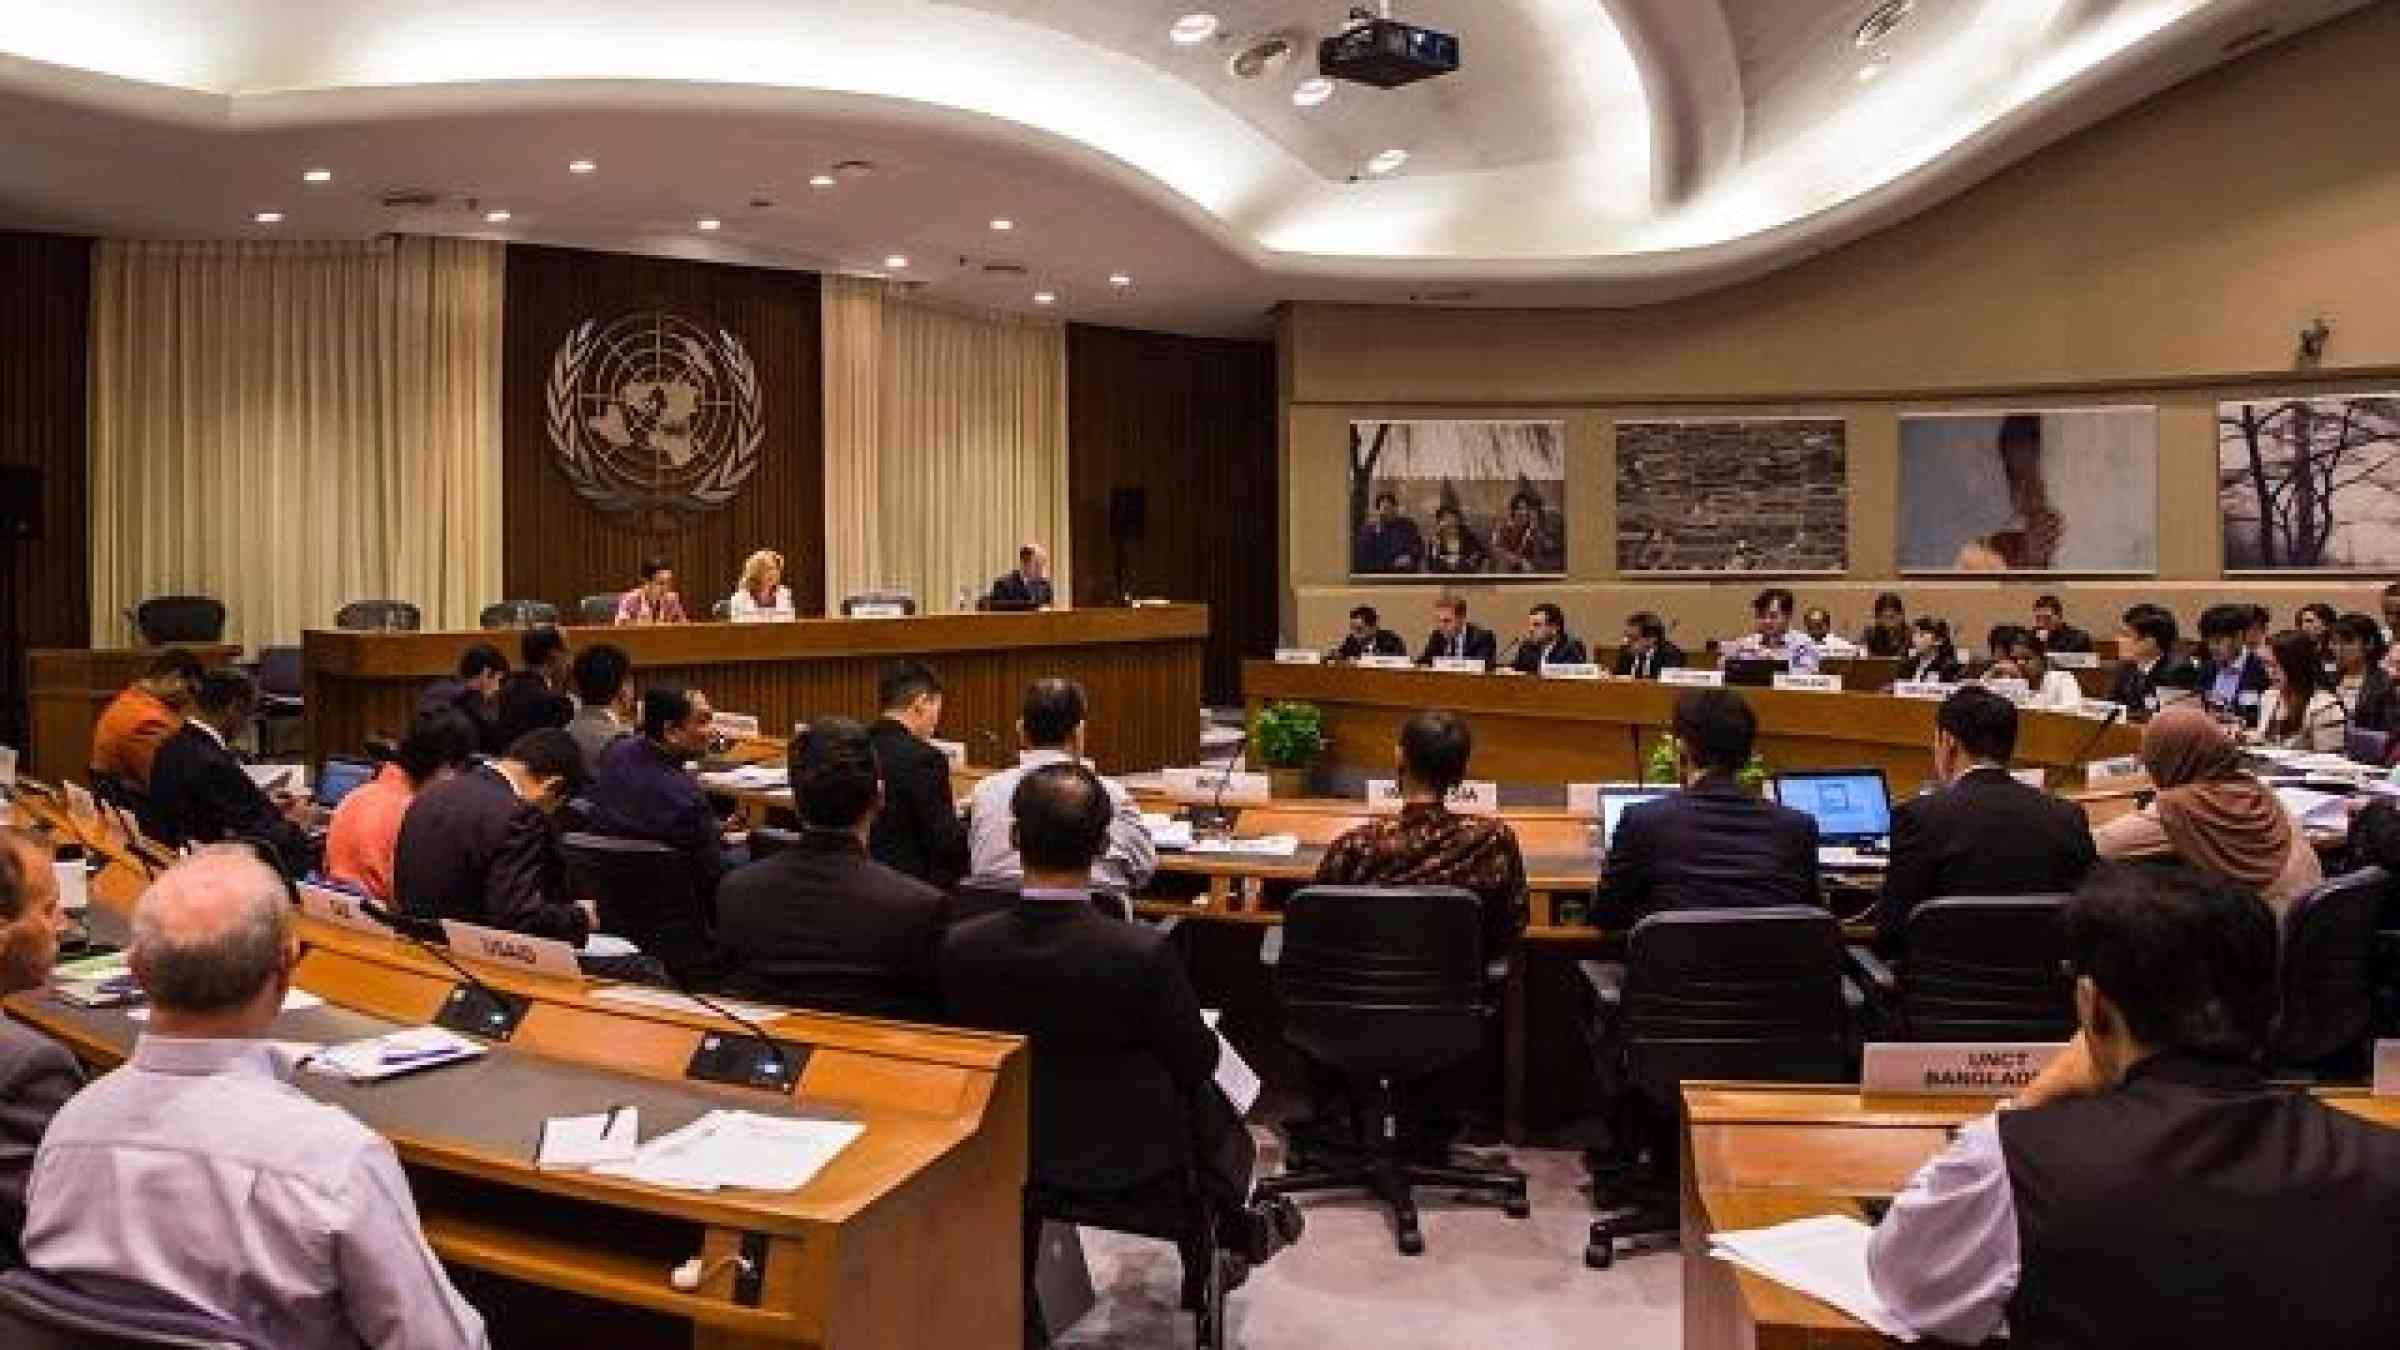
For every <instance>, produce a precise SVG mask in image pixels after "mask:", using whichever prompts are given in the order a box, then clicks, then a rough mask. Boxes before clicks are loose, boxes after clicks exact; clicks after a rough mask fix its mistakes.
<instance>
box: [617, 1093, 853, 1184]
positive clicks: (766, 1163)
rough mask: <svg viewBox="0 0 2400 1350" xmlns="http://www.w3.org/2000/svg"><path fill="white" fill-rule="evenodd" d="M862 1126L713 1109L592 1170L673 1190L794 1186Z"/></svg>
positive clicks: (821, 1165)
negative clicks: (625, 1159) (626, 1158)
mask: <svg viewBox="0 0 2400 1350" xmlns="http://www.w3.org/2000/svg"><path fill="white" fill-rule="evenodd" d="M866 1128H867V1127H866V1126H864V1125H861V1124H859V1123H858V1122H856V1121H851V1120H795V1119H792V1118H791V1117H788V1116H762V1115H758V1114H756V1113H754V1112H750V1111H711V1112H709V1113H708V1114H707V1115H704V1116H702V1117H700V1118H699V1119H698V1120H695V1121H693V1122H692V1123H691V1124H689V1125H686V1126H684V1127H683V1128H682V1129H680V1130H676V1131H674V1132H673V1133H671V1134H662V1135H660V1136H659V1137H658V1138H656V1139H653V1140H651V1141H650V1142H649V1143H647V1144H644V1145H642V1146H641V1148H640V1150H638V1151H637V1152H636V1153H635V1154H634V1156H633V1158H632V1160H631V1161H629V1162H621V1163H602V1164H601V1165H599V1166H597V1167H594V1168H593V1169H592V1170H593V1171H594V1172H597V1173H599V1174H600V1175H602V1176H611V1177H623V1178H625V1179H626V1180H628V1181H639V1182H642V1183H643V1184H645V1185H650V1186H664V1187H666V1188H668V1189H670V1190H678V1191H714V1190H719V1189H735V1190H746V1191H796V1190H799V1189H800V1188H801V1187H803V1186H805V1185H807V1184H808V1182H809V1178H811V1177H814V1176H815V1175H816V1174H817V1173H818V1172H820V1171H823V1170H824V1167H825V1164H827V1163H829V1162H832V1161H833V1159H834V1157H835V1155H837V1154H839V1153H840V1152H841V1151H842V1150H843V1149H846V1148H848V1147H850V1142H851V1141H852V1140H854V1139H856V1138H858V1137H859V1136H860V1135H861V1134H864V1133H866Z"/></svg>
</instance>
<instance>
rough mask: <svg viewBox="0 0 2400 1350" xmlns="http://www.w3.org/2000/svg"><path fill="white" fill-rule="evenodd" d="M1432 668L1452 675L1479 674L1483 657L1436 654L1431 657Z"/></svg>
mask: <svg viewBox="0 0 2400 1350" xmlns="http://www.w3.org/2000/svg"><path fill="white" fill-rule="evenodd" d="M1433 668H1434V669H1435V670H1446V671H1448V672H1450V673H1451V674H1453V675H1481V674H1482V673H1483V658H1482V657H1480V656H1437V657H1435V658H1433Z"/></svg>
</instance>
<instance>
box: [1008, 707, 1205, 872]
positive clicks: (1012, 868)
mask: <svg viewBox="0 0 2400 1350" xmlns="http://www.w3.org/2000/svg"><path fill="white" fill-rule="evenodd" d="M1083 714H1084V701H1083V686H1082V685H1079V684H1077V683H1075V682H1074V681H1073V680H1060V679H1049V680H1036V681H1034V682H1033V685H1032V687H1030V688H1028V689H1027V690H1026V691H1025V705H1024V708H1023V709H1022V711H1021V712H1020V713H1019V715H1018V718H1017V736H1018V738H1019V739H1021V740H1022V741H1024V743H1025V749H1024V751H1023V752H1022V753H1020V754H1019V755H1018V756H1017V767H1015V768H1013V769H1005V770H1002V771H1001V772H999V773H996V774H993V775H991V776H990V777H988V778H986V779H984V780H983V781H982V782H980V783H977V784H976V785H975V795H974V797H973V798H972V799H971V805H970V806H969V808H968V812H967V855H968V857H967V867H968V880H970V881H974V882H978V883H997V884H999V885H1003V886H1006V885H1009V884H1012V883H1014V882H1015V881H1017V880H1018V879H1019V878H1021V877H1023V876H1024V875H1025V863H1024V860H1023V859H1022V858H1021V857H1019V856H1018V853H1017V845H1016V841H1015V839H1014V838H1012V837H1011V834H1010V831H1011V830H1012V829H1013V828H1014V826H1015V825H1016V820H1017V816H1016V809H1015V807H1014V806H1013V805H1011V803H1012V802H1013V801H1014V799H1015V797H1016V794H1017V784H1018V783H1020V782H1022V781H1023V780H1024V777H1025V775H1026V774H1028V773H1030V772H1032V771H1033V770H1034V769H1037V768H1040V767H1041V766H1042V765H1044V764H1058V763H1074V764H1081V763H1082V762H1083ZM1100 786H1101V787H1102V788H1103V789H1104V790H1105V791H1106V792H1107V793H1108V805H1109V818H1108V845H1107V847H1106V848H1105V849H1104V850H1103V851H1102V852H1101V854H1100V856H1099V857H1097V858H1095V859H1093V860H1092V884H1093V885H1095V886H1098V887H1100V888H1101V889H1102V890H1106V891H1110V892H1113V893H1115V894H1118V895H1129V894H1131V893H1133V892H1134V891H1137V890H1140V889H1141V888H1142V887H1144V886H1146V885H1149V884H1150V878H1151V877H1152V876H1154V875H1156V874H1157V872H1158V846H1157V845H1156V844H1154V843H1152V842H1151V840H1150V831H1149V830H1147V829H1145V828H1143V826H1142V808H1141V807H1140V806H1139V805H1138V804H1136V803H1135V801H1134V800H1133V794H1132V793H1130V792H1127V791H1126V790H1125V785H1124V784H1122V783H1119V782H1118V781H1116V780H1115V779H1113V778H1103V779H1101V780H1100Z"/></svg>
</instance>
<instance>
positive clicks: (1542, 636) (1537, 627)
mask: <svg viewBox="0 0 2400 1350" xmlns="http://www.w3.org/2000/svg"><path fill="white" fill-rule="evenodd" d="M1589 660H1591V655H1590V654H1589V653H1587V652H1586V651H1584V649H1583V640H1582V639H1581V638H1576V637H1571V636H1569V635H1568V633H1567V616H1566V612H1565V611H1564V610H1561V609H1560V608H1559V607H1558V606H1556V605H1554V604H1551V603H1550V602H1548V601H1546V600H1545V601H1543V602H1542V603H1541V604H1538V605H1535V606H1534V607H1533V608H1532V609H1530V610H1527V611H1526V614H1525V636H1524V637H1523V638H1521V639H1519V640H1518V642H1517V653H1516V655H1515V656H1513V657H1511V658H1510V659H1509V663H1508V666H1509V669H1511V670H1514V671H1516V672H1517V673H1518V674H1520V675H1539V674H1541V673H1542V667H1544V666H1580V665H1582V664H1584V663H1585V662H1587V661H1589Z"/></svg>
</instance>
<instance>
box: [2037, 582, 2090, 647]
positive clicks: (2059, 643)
mask: <svg viewBox="0 0 2400 1350" xmlns="http://www.w3.org/2000/svg"><path fill="white" fill-rule="evenodd" d="M2033 631H2034V635H2035V636H2036V637H2039V638H2040V639H2041V640H2042V650H2044V651H2050V652H2088V651H2090V650H2092V635H2091V634H2089V633H2087V632H2085V631H2083V630H2082V629H2080V628H2077V627H2076V626H2075V625H2073V624H2071V623H2068V622H2067V610H2066V606H2064V605H2062V604H2060V603H2059V600H2058V597H2057V596H2055V595H2043V596H2037V597H2036V598H2035V599H2034V602H2033Z"/></svg>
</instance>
